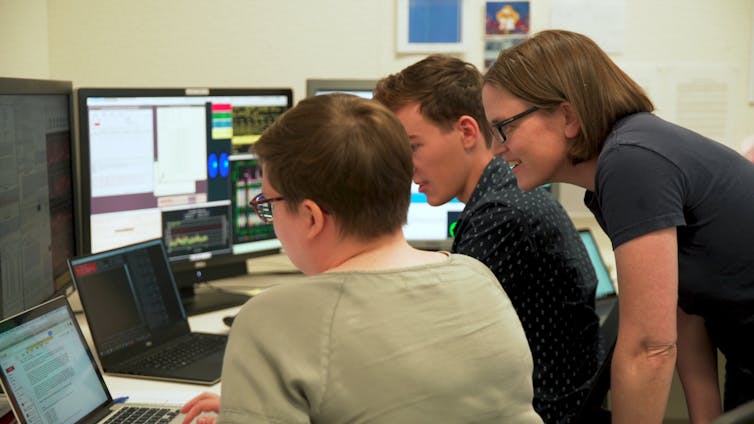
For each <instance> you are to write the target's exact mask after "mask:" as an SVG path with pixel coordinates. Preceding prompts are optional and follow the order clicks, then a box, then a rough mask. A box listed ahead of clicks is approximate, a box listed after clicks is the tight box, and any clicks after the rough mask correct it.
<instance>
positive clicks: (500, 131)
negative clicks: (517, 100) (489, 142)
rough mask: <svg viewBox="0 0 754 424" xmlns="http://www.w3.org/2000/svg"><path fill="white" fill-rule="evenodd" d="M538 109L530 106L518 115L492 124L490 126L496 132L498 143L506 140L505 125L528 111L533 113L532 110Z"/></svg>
mask: <svg viewBox="0 0 754 424" xmlns="http://www.w3.org/2000/svg"><path fill="white" fill-rule="evenodd" d="M538 110H539V108H538V107H536V106H532V107H530V108H529V109H526V110H525V111H523V112H521V113H519V114H518V115H514V116H511V117H510V118H508V119H503V120H502V121H500V122H498V123H495V124H492V127H493V128H495V130H496V131H495V133H496V134H497V137H498V141H499V142H500V144H503V143H505V142H506V141H508V136H506V135H505V127H506V126H507V125H510V124H511V123H512V122H513V121H516V120H518V119H521V118H523V117H524V116H526V115H528V114H530V113H534V112H536V111H538Z"/></svg>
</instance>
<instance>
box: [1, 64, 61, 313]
mask: <svg viewBox="0 0 754 424" xmlns="http://www.w3.org/2000/svg"><path fill="white" fill-rule="evenodd" d="M71 86H72V84H71V82H69V81H53V80H34V79H18V78H0V286H1V287H0V318H5V317H7V316H9V315H13V314H15V313H18V312H21V311H23V310H25V309H28V308H30V307H32V306H36V305H38V304H40V303H42V302H43V301H45V300H47V299H49V298H51V297H53V296H55V295H58V294H61V293H63V292H65V291H66V290H67V289H68V288H69V287H71V276H70V273H69V272H68V270H67V265H66V260H67V259H68V258H69V257H72V256H74V255H75V254H76V240H75V238H76V230H75V227H74V204H75V190H74V185H73V181H74V178H73V169H74V167H73V161H72V158H73V153H72V149H73V144H72V140H73V137H72V128H73V125H72V122H73V121H72V113H71V111H72V105H73V102H72V89H71Z"/></svg>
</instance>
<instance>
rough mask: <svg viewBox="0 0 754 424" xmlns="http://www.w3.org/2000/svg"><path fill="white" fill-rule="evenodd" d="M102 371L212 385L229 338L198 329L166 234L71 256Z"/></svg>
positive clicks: (74, 278)
mask: <svg viewBox="0 0 754 424" xmlns="http://www.w3.org/2000/svg"><path fill="white" fill-rule="evenodd" d="M68 267H69V268H70V270H71V274H72V276H73V282H74V284H75V286H76V290H78V293H79V298H80V299H81V306H82V308H83V309H84V314H85V315H86V320H87V322H88V324H89V330H90V332H91V334H92V341H93V342H94V346H95V349H96V352H97V356H98V358H99V362H100V365H101V366H102V370H103V371H104V372H106V373H109V374H116V375H126V376H129V377H142V378H150V379H158V380H168V381H178V382H182V383H195V384H204V385H211V384H215V383H217V382H218V381H220V374H221V372H222V361H223V355H224V353H225V345H226V342H227V340H228V336H227V335H224V334H207V333H194V332H191V330H190V328H189V324H188V319H187V318H186V312H185V311H184V309H183V304H182V303H181V299H180V296H179V294H178V289H177V287H176V284H175V280H174V278H173V272H172V270H171V268H170V262H169V261H168V257H167V253H166V252H165V246H164V245H163V243H162V240H161V239H155V240H149V241H146V242H142V243H136V244H133V245H129V246H125V247H121V248H118V249H113V250H108V251H105V252H100V253H96V254H93V255H87V256H82V257H78V258H74V259H69V260H68Z"/></svg>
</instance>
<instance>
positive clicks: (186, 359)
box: [125, 333, 228, 370]
mask: <svg viewBox="0 0 754 424" xmlns="http://www.w3.org/2000/svg"><path fill="white" fill-rule="evenodd" d="M227 341H228V337H227V336H225V335H220V334H202V333H192V334H191V336H190V337H187V338H186V339H183V340H181V341H180V342H179V343H177V344H172V345H169V346H166V347H165V349H161V350H159V351H156V352H153V353H151V354H149V355H148V356H145V357H141V358H137V359H136V360H134V361H129V362H128V363H126V364H125V365H126V367H127V368H129V369H132V370H143V369H162V370H167V369H178V368H182V367H184V366H186V365H189V364H191V363H193V362H195V361H197V360H199V359H201V358H203V357H205V356H207V355H209V354H212V353H215V352H218V351H220V350H222V349H224V348H225V344H226V342H227Z"/></svg>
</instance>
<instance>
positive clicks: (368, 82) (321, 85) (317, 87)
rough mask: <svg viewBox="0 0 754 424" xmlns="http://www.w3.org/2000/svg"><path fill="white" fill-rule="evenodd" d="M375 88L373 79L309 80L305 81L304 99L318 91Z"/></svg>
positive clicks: (369, 89)
mask: <svg viewBox="0 0 754 424" xmlns="http://www.w3.org/2000/svg"><path fill="white" fill-rule="evenodd" d="M375 86H377V80H375V79H335V78H309V79H307V80H306V97H313V96H316V95H317V92H319V91H371V92H374V88H375Z"/></svg>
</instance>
